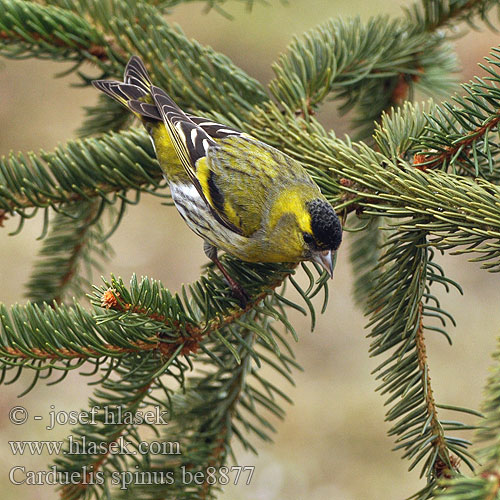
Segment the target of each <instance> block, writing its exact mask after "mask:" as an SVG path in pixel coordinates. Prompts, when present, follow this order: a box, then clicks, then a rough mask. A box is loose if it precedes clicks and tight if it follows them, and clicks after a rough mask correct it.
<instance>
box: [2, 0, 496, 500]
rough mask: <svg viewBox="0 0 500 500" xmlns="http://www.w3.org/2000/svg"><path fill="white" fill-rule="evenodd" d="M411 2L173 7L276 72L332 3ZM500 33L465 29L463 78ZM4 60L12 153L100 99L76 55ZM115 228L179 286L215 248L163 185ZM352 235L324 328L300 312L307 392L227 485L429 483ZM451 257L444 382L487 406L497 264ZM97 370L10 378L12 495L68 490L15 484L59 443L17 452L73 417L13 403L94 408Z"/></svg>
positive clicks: (431, 341)
mask: <svg viewBox="0 0 500 500" xmlns="http://www.w3.org/2000/svg"><path fill="white" fill-rule="evenodd" d="M407 4H408V2H404V1H398V2H386V1H383V0H370V1H363V0H349V1H347V0H337V1H335V2H331V1H330V2H329V1H327V0H323V1H321V0H309V1H306V0H302V1H294V2H290V4H289V5H288V6H286V5H283V4H281V3H278V2H272V5H270V6H264V5H261V4H259V3H257V5H256V6H255V7H254V11H253V12H252V13H249V12H247V11H246V10H245V9H244V8H243V7H242V6H241V5H240V4H238V3H237V2H230V3H228V5H227V10H228V11H229V12H230V13H231V14H232V15H234V20H232V21H231V20H227V19H225V18H224V17H222V16H221V15H219V14H217V13H215V12H210V13H209V14H208V15H205V14H203V13H202V11H203V8H202V6H201V5H199V4H189V5H187V6H182V7H179V8H177V9H175V11H174V14H173V15H172V16H171V19H172V21H175V22H178V23H179V24H180V25H181V26H182V28H183V29H184V31H185V32H186V33H187V34H188V35H189V36H191V37H194V38H196V39H197V40H199V41H200V42H202V43H205V44H210V45H212V46H213V47H214V48H215V49H217V50H220V51H222V52H223V53H225V54H227V55H228V56H229V57H231V58H232V59H233V61H234V62H235V63H236V64H238V65H240V66H241V67H242V68H244V69H245V70H246V71H247V72H248V73H249V74H250V75H252V76H254V77H256V78H258V79H260V80H261V81H264V82H266V81H268V80H269V79H270V78H271V77H272V71H271V69H270V66H271V63H272V62H273V61H274V60H276V58H277V56H278V55H279V53H280V52H282V51H283V50H284V49H285V47H286V45H287V43H288V42H289V41H290V39H291V36H292V35H293V34H300V33H302V32H303V31H305V30H307V29H309V28H311V27H313V26H314V25H316V24H317V23H319V22H322V21H324V20H326V19H327V18H329V17H337V16H340V17H345V16H355V15H360V16H361V17H362V18H363V19H367V18H368V17H369V16H371V15H375V14H379V13H390V14H393V15H398V12H399V9H400V7H401V6H403V5H407ZM498 41H499V39H498V35H494V34H492V33H490V32H487V31H485V32H483V33H469V34H467V35H466V36H465V38H463V39H460V40H458V42H457V50H458V52H459V56H460V59H461V61H462V66H463V70H462V74H461V75H459V78H460V80H461V81H464V80H467V79H469V78H471V77H472V76H473V75H474V74H477V73H478V72H477V66H476V64H477V63H478V62H479V61H481V60H482V58H483V57H484V56H485V55H487V54H488V51H489V48H490V47H491V46H494V45H498ZM0 64H1V65H2V66H3V67H2V68H1V71H0V123H1V124H2V125H1V127H0V153H1V154H6V153H8V152H9V151H11V150H14V151H18V150H21V151H29V150H35V151H36V150H38V149H39V148H44V149H46V150H50V149H52V148H53V147H54V146H55V145H57V144H58V143H60V142H64V141H66V140H68V139H71V138H72V137H74V132H73V131H74V130H75V129H76V128H77V127H78V125H79V124H80V123H81V120H82V117H83V113H82V106H85V105H90V104H93V103H94V102H95V101H96V99H97V93H96V92H95V91H94V90H92V89H85V90H82V89H78V88H71V87H70V86H69V83H71V82H72V81H76V80H75V79H74V78H73V77H71V78H64V79H54V78H53V76H54V74H55V73H56V72H59V71H62V70H64V69H66V67H67V65H65V64H56V63H52V62H45V61H36V60H28V61H8V60H2V61H0ZM117 76H120V75H117ZM328 109H331V108H328ZM322 118H323V120H324V123H325V124H326V125H328V126H331V127H333V128H334V129H335V130H336V131H337V132H343V131H345V130H347V127H346V124H345V123H342V121H341V120H340V119H339V118H338V117H337V116H336V114H335V113H334V112H332V113H331V116H330V115H328V114H326V113H323V115H322ZM151 221H154V224H151ZM16 222H17V221H15V220H9V221H8V222H7V224H6V228H3V229H0V234H1V236H2V244H1V246H0V283H1V292H0V301H2V302H4V303H6V304H11V303H15V302H23V301H24V300H25V298H24V297H23V294H24V283H25V282H26V280H27V278H28V276H29V273H30V269H31V266H32V263H33V261H34V256H35V255H36V252H37V248H38V245H39V242H38V241H37V240H36V238H37V237H38V236H39V234H40V231H41V220H40V218H37V219H35V220H31V221H28V222H27V223H26V225H25V228H24V230H23V232H22V233H21V234H20V235H18V236H16V237H9V236H8V232H10V231H13V230H14V229H15V228H16ZM146 222H147V223H146ZM347 240H348V238H347ZM111 242H112V244H113V246H114V248H115V251H116V256H115V258H114V259H113V260H112V262H110V263H109V264H108V265H107V270H108V271H109V272H113V273H114V274H116V275H119V276H122V277H123V278H124V279H125V280H128V279H129V278H130V276H131V275H132V273H134V272H135V273H137V274H138V275H139V276H141V275H147V276H151V277H154V278H157V279H161V280H162V281H163V283H164V284H165V285H167V286H168V287H170V288H171V289H173V290H175V289H178V288H179V286H180V285H181V283H184V282H190V281H192V280H194V279H196V278H197V277H198V275H199V269H200V266H201V265H202V264H203V263H204V261H205V258H204V255H203V251H202V245H201V241H200V240H199V239H198V238H197V237H196V236H195V235H194V234H192V233H191V232H190V231H189V230H188V229H187V227H185V225H184V223H183V222H182V221H181V219H180V217H179V215H178V214H177V213H176V211H175V210H174V209H172V208H168V207H162V206H161V205H160V204H159V200H158V199H155V198H152V197H149V198H148V197H144V200H143V202H142V203H141V204H140V205H139V206H137V207H132V208H129V210H128V213H127V216H126V218H125V220H124V222H123V223H122V225H121V226H120V229H119V230H118V231H117V233H115V235H114V236H113V238H112V241H111ZM348 244H349V242H348V241H346V243H345V244H344V245H343V247H342V248H341V251H340V256H339V260H338V263H337V268H336V274H335V278H334V280H333V283H332V285H331V299H330V306H329V308H328V311H327V313H326V314H325V315H324V316H322V317H320V318H319V321H318V326H317V328H316V331H315V332H313V333H310V331H309V320H308V319H304V318H301V317H297V316H296V315H292V316H293V318H294V320H295V325H296V326H297V330H298V331H299V332H300V335H301V338H300V342H299V343H298V344H297V345H296V346H295V350H296V354H297V358H298V361H299V362H300V363H301V364H302V366H303V367H304V372H303V373H297V374H296V387H295V388H290V389H287V391H288V393H289V394H290V395H291V396H292V398H293V400H294V401H295V405H294V406H292V407H290V408H288V416H287V418H286V420H285V421H284V422H282V423H279V422H278V423H277V428H278V433H277V435H276V439H275V444H273V445H269V444H260V445H258V448H259V453H260V454H259V456H258V457H254V456H252V455H249V454H246V453H243V452H242V453H240V454H239V457H238V459H239V464H240V465H255V466H256V471H255V475H254V478H253V481H252V484H251V485H250V486H245V485H241V484H240V485H238V486H236V487H232V488H228V489H227V490H226V492H225V493H224V495H223V498H225V499H228V500H280V499H285V498H286V499H289V500H299V499H304V498H308V499H310V500H324V499H338V500H350V499H370V500H372V499H373V500H376V499H379V500H382V499H383V500H391V499H402V498H405V497H407V496H408V495H410V494H411V493H413V492H415V491H416V490H417V489H418V488H419V486H421V483H420V482H419V480H418V477H417V476H418V474H417V473H415V472H412V473H410V474H408V473H407V470H406V469H407V467H408V465H409V464H408V463H407V462H405V461H402V460H400V458H399V454H397V453H393V452H391V451H390V449H391V448H392V446H393V442H392V440H391V439H389V438H388V437H386V431H387V429H388V425H387V424H386V423H384V408H383V398H382V397H381V396H380V395H378V394H376V393H374V388H375V387H376V383H375V381H374V379H373V377H372V376H371V375H370V372H371V370H373V369H374V368H375V366H376V365H377V363H378V362H379V361H380V360H373V359H370V358H369V357H368V355H367V351H368V346H369V341H368V340H367V339H366V338H365V335H366V332H365V331H364V330H363V324H364V323H365V319H364V318H363V316H362V314H361V312H360V311H359V310H358V309H356V308H355V307H354V305H353V302H352V299H351V282H352V277H351V270H350V266H349V262H348V258H347V256H348V248H347V247H348ZM441 260H442V263H443V265H444V266H445V269H446V272H447V274H448V275H449V276H450V277H451V278H453V279H455V280H457V281H458V282H459V283H461V284H462V286H463V287H464V290H465V297H460V296H459V295H458V293H456V292H453V293H452V294H451V295H450V296H444V294H440V297H442V302H443V303H444V305H445V306H446V307H447V308H448V310H449V311H450V312H452V313H453V314H454V315H455V318H456V319H457V321H458V327H457V328H455V329H451V330H450V333H451V335H452V337H453V339H454V346H453V347H449V346H448V345H447V343H446V342H445V340H444V339H443V338H442V337H440V336H437V335H436V336H435V337H432V336H430V337H429V338H428V352H429V358H430V361H429V362H430V370H431V372H430V373H431V376H432V382H433V387H434V390H435V396H436V399H437V400H438V401H439V402H442V403H447V404H455V405H464V406H470V407H477V406H478V405H479V403H480V401H481V392H482V387H483V384H484V381H485V377H486V376H487V367H488V365H489V364H490V357H489V355H490V353H491V351H492V349H493V348H494V345H495V338H496V337H497V335H498V325H499V324H500V322H499V320H500V313H499V311H498V307H497V304H498V296H499V293H498V285H497V281H496V280H497V278H496V276H494V275H491V274H488V273H487V272H485V271H481V270H479V266H478V265H476V264H470V263H467V261H466V260H465V259H463V258H458V257H447V258H445V259H441ZM86 381H87V380H86V379H84V378H82V377H81V376H79V375H78V374H76V373H74V374H71V375H70V376H69V377H68V379H67V380H66V381H65V382H63V383H61V384H59V385H57V386H55V387H54V386H53V387H46V386H44V385H43V384H39V385H38V387H37V389H35V390H34V391H33V392H32V393H30V394H29V395H28V396H26V397H24V398H22V399H21V400H19V399H17V397H16V396H17V394H19V393H20V392H21V391H22V390H23V389H24V388H25V387H26V384H27V383H28V378H24V379H23V382H24V383H17V384H15V386H14V387H13V386H3V387H2V394H3V397H2V398H1V401H0V443H1V444H0V446H1V450H2V451H1V453H0V487H1V491H2V496H3V497H5V498H13V499H19V500H22V499H28V498H34V497H35V496H36V498H40V499H49V498H54V497H55V493H54V491H53V489H52V488H51V487H48V486H47V487H43V488H40V487H28V486H23V487H21V486H17V487H14V486H12V485H11V484H10V483H9V482H8V479H7V474H8V471H9V470H10V468H11V467H12V466H13V465H25V466H26V467H27V469H33V470H44V469H46V467H47V463H48V462H49V460H48V458H47V457H30V456H29V455H24V456H22V457H13V456H12V454H11V452H10V449H9V447H8V445H7V441H8V440H13V439H46V440H49V439H62V438H64V437H65V436H67V435H68V434H69V433H70V427H64V428H59V429H57V430H53V431H47V430H45V429H44V426H45V425H46V423H31V424H26V425H25V426H17V427H16V426H13V425H12V424H10V423H9V421H8V419H7V412H8V410H9V409H10V408H11V407H12V406H14V405H16V404H22V405H23V406H25V407H26V408H27V409H28V410H29V411H30V413H31V414H32V415H36V414H38V415H47V412H48V411H49V406H50V405H55V407H56V409H60V410H62V409H65V410H76V409H79V408H84V407H86V404H87V401H86V394H87V393H89V389H88V387H87V386H86ZM257 444H258V443H257ZM35 488H36V489H35Z"/></svg>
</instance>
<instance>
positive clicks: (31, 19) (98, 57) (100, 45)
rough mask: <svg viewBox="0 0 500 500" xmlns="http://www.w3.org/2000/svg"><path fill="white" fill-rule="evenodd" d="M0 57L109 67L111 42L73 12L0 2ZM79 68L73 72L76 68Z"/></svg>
mask: <svg viewBox="0 0 500 500" xmlns="http://www.w3.org/2000/svg"><path fill="white" fill-rule="evenodd" d="M0 39H1V40H2V41H3V43H2V45H1V50H0V54H2V55H4V56H6V57H10V58H16V59H18V58H26V57H40V58H51V59H57V60H65V61H75V62H77V63H81V62H83V61H84V60H89V61H90V62H92V63H94V64H96V65H97V66H98V67H100V68H101V69H103V70H105V69H107V70H108V71H109V69H110V67H109V65H107V64H106V63H107V61H109V59H110V56H109V51H110V45H111V42H112V41H111V40H110V39H109V38H106V36H105V35H104V34H103V33H101V32H99V31H98V30H97V29H96V28H95V26H93V25H92V24H91V23H90V22H88V21H87V20H86V19H84V18H83V17H81V16H78V15H76V14H74V13H72V12H69V11H67V10H65V9H61V8H58V7H52V6H43V5H40V4H38V3H35V2H29V1H28V2H25V1H21V0H2V1H1V2H0ZM78 66H79V65H77V66H75V67H74V68H73V69H72V70H75V69H77V67H78Z"/></svg>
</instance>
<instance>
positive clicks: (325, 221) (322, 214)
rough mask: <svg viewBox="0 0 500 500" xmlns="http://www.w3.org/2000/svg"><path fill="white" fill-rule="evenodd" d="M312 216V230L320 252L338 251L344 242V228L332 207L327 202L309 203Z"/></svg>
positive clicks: (317, 200)
mask: <svg viewBox="0 0 500 500" xmlns="http://www.w3.org/2000/svg"><path fill="white" fill-rule="evenodd" d="M307 209H308V211H309V213H310V214H311V229H312V233H313V237H314V240H315V243H316V246H317V247H318V249H320V250H337V249H338V247H339V246H340V243H341V242H342V226H341V224H340V220H339V218H338V217H337V214H336V213H335V210H334V209H333V208H332V206H331V205H330V204H329V203H328V202H326V201H325V200H320V199H315V200H312V201H310V202H308V203H307Z"/></svg>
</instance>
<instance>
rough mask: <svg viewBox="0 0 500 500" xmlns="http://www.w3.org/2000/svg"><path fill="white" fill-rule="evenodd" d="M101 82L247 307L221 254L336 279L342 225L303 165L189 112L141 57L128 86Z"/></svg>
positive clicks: (129, 70) (128, 73)
mask: <svg viewBox="0 0 500 500" xmlns="http://www.w3.org/2000/svg"><path fill="white" fill-rule="evenodd" d="M93 84H94V86H95V87H96V88H98V89H99V90H101V91H103V92H105V93H106V94H108V95H109V96H111V97H112V98H113V99H116V100H117V101H118V102H120V103H122V104H123V105H124V106H126V107H127V108H129V109H130V110H131V111H132V112H133V113H134V114H135V115H136V116H137V117H138V118H139V119H140V120H141V121H142V123H143V124H144V126H145V127H146V129H147V131H148V132H149V134H150V136H151V139H152V142H153V145H154V148H155V151H156V156H157V157H158V161H159V163H160V167H161V168H162V170H163V172H164V173H165V175H166V177H167V179H168V182H169V185H170V191H171V194H172V199H173V201H174V203H175V206H176V207H177V210H178V211H179V213H180V214H181V216H182V218H183V219H184V220H185V221H186V223H187V225H188V226H189V227H190V228H191V229H192V230H193V231H194V232H195V233H196V234H198V235H199V236H201V237H202V238H203V240H204V241H205V244H204V249H205V253H206V254H207V256H208V257H209V258H210V259H211V260H212V261H213V262H214V263H215V264H216V265H217V267H218V268H219V269H220V271H221V272H222V273H223V275H224V276H225V278H226V279H227V281H228V282H229V284H230V286H231V288H232V291H233V293H234V294H235V295H236V296H237V297H238V298H239V299H240V302H241V303H242V304H244V303H245V300H246V293H245V291H244V290H243V289H242V288H241V286H240V285H239V284H238V283H237V282H236V281H235V280H234V279H232V278H231V276H230V275H229V273H228V272H227V271H226V269H225V268H224V267H223V265H222V264H221V262H220V261H219V259H218V257H217V250H218V249H221V250H223V251H225V252H228V253H230V254H232V255H234V256H236V257H238V258H239V259H241V260H243V261H247V262H300V261H304V260H311V261H314V262H317V263H319V264H320V265H321V266H323V267H324V268H325V269H326V270H327V271H328V273H329V274H330V275H332V274H333V263H334V258H333V257H334V253H335V252H336V250H337V249H338V247H339V246H340V243H341V241H342V227H341V224H340V221H339V219H338V217H337V215H336V213H335V211H334V210H333V208H332V206H331V205H330V204H329V203H328V202H327V201H326V199H325V197H324V196H323V195H322V194H321V191H320V190H319V187H318V186H317V185H316V184H315V182H314V181H313V180H312V179H311V177H310V176H309V174H308V173H307V172H306V170H305V169H304V167H303V166H302V165H301V164H300V163H299V162H298V161H296V160H294V159H293V158H290V157H289V156H287V155H285V154H283V153H282V152H281V151H279V150H277V149H275V148H273V147H271V146H269V145H268V144H265V143H263V142H261V141H258V140H257V139H255V138H253V137H252V136H250V135H248V134H245V133H243V132H240V131H238V130H235V129H232V128H229V127H227V126H225V125H221V124H219V123H215V122H213V121H210V120H208V119H206V118H201V117H197V116H192V115H188V114H186V113H184V112H183V111H182V110H181V109H180V108H179V106H177V104H175V102H174V101H173V100H172V99H171V98H170V97H169V96H168V95H167V94H166V93H165V92H164V91H163V90H161V89H160V88H158V87H155V86H154V85H153V84H152V82H151V79H150V77H149V75H148V73H147V71H146V68H145V67H144V64H143V62H142V61H141V59H139V58H138V57H136V56H133V57H132V58H131V59H130V60H129V62H128V64H127V67H126V68H125V77H124V81H123V82H118V81H113V80H96V81H94V82H93Z"/></svg>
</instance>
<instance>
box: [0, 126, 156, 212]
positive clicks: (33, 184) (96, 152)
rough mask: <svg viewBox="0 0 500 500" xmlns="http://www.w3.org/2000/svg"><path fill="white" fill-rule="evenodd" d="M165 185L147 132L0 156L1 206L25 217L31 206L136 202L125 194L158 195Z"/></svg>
mask: <svg viewBox="0 0 500 500" xmlns="http://www.w3.org/2000/svg"><path fill="white" fill-rule="evenodd" d="M117 165H119V166H120V168H119V169H118V167H117ZM163 186H164V183H163V182H162V173H161V170H160V169H159V167H158V163H157V161H156V158H155V157H154V152H153V150H152V147H151V143H150V141H149V139H148V138H147V134H146V133H145V132H143V131H142V130H141V131H139V130H130V131H127V132H122V133H120V134H116V133H111V134H107V135H105V136H102V137H100V138H90V139H81V140H76V141H70V142H68V143H67V144H66V145H64V146H59V147H58V148H56V149H55V150H54V152H52V153H45V152H41V153H40V154H39V155H35V154H33V153H29V154H28V157H27V158H26V157H25V156H24V155H23V154H19V155H18V156H14V155H12V154H11V155H10V156H9V157H8V158H5V157H3V158H2V159H1V160H0V207H2V209H4V210H6V211H8V212H10V213H13V212H14V211H15V212H17V213H18V214H19V215H21V217H29V216H31V213H30V212H29V211H26V209H27V208H32V207H35V208H46V207H53V208H55V209H59V210H63V209H62V208H58V207H60V206H61V205H63V204H65V203H72V202H77V201H88V200H91V199H93V198H101V199H102V200H103V201H104V202H105V203H111V204H114V203H116V202H117V201H119V202H123V203H129V202H133V203H135V202H136V201H133V200H128V199H127V197H126V196H125V194H122V192H124V191H126V190H129V189H133V190H136V191H137V192H139V191H146V192H149V193H155V192H156V191H157V190H159V189H160V188H162V187H163ZM116 193H119V195H116ZM113 195H114V196H113ZM160 195H161V194H160Z"/></svg>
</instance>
